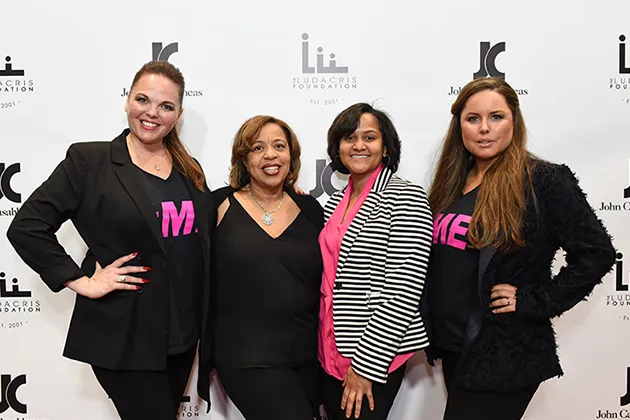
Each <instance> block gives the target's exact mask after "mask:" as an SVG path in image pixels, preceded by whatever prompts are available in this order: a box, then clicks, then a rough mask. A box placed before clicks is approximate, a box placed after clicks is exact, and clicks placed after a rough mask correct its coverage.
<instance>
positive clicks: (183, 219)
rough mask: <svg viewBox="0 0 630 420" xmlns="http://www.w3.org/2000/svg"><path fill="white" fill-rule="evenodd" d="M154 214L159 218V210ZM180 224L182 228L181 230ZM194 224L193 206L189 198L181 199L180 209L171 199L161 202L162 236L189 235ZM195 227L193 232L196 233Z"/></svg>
mask: <svg viewBox="0 0 630 420" xmlns="http://www.w3.org/2000/svg"><path fill="white" fill-rule="evenodd" d="M155 215H156V216H157V217H158V219H159V218H160V212H159V211H157V212H155ZM182 225H183V227H184V230H183V232H182ZM194 225H195V207H194V206H193V202H192V201H191V200H184V201H182V206H181V211H177V207H176V206H175V203H174V202H172V201H163V202H162V236H163V237H164V238H168V237H169V236H179V234H180V233H181V234H182V236H184V235H190V234H191V233H192V232H193V226H194ZM197 232H198V231H197V229H196V228H195V233H197Z"/></svg>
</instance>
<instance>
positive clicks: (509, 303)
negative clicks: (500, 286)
mask: <svg viewBox="0 0 630 420" xmlns="http://www.w3.org/2000/svg"><path fill="white" fill-rule="evenodd" d="M511 304H512V302H510V298H508V306H509V305H511Z"/></svg>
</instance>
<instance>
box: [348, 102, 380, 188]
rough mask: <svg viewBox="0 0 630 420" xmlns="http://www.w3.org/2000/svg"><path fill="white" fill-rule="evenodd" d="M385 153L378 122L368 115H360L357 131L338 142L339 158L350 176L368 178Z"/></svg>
mask: <svg viewBox="0 0 630 420" xmlns="http://www.w3.org/2000/svg"><path fill="white" fill-rule="evenodd" d="M385 153H386V150H385V148H384V147H383V135H382V133H381V129H380V127H379V124H378V120H377V119H376V117H374V115H372V114H369V113H365V114H361V119H360V120H359V125H358V127H357V129H356V130H355V131H354V132H353V133H350V134H348V135H346V136H344V137H343V138H342V139H341V141H340V142H339V158H340V159H341V163H342V164H343V166H345V167H346V168H348V170H349V171H350V175H352V176H363V175H368V176H369V175H370V174H371V173H372V172H374V170H376V168H378V166H379V165H380V164H381V162H382V161H383V155H384V154H385Z"/></svg>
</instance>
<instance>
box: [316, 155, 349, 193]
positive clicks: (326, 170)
mask: <svg viewBox="0 0 630 420" xmlns="http://www.w3.org/2000/svg"><path fill="white" fill-rule="evenodd" d="M333 181H336V182H335V184H338V185H339V186H338V187H337V186H335V185H334V184H333ZM347 181H348V175H343V174H340V173H338V172H335V171H333V169H332V167H331V166H330V163H327V160H326V159H316V160H315V187H314V188H313V189H312V190H311V191H310V192H309V193H310V194H311V195H312V196H313V197H315V198H319V197H321V196H322V195H324V194H326V195H328V196H329V197H330V196H331V195H333V194H334V193H336V192H337V191H339V190H341V189H342V188H343V187H344V186H345V185H346V184H347Z"/></svg>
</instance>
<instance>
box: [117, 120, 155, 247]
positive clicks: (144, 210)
mask: <svg viewBox="0 0 630 420" xmlns="http://www.w3.org/2000/svg"><path fill="white" fill-rule="evenodd" d="M128 134H129V130H125V131H123V133H122V134H121V135H120V136H118V137H117V138H116V139H114V141H113V142H112V161H113V162H114V163H115V164H116V167H115V168H114V172H115V173H116V176H117V177H118V179H119V180H120V183H121V184H122V185H123V187H124V188H125V190H127V193H128V194H129V195H130V196H131V199H132V200H133V201H134V203H136V206H138V210H139V211H140V213H141V214H142V216H143V217H144V219H145V220H146V222H147V224H148V225H149V227H150V228H151V232H152V233H153V236H155V239H156V240H157V242H158V243H159V244H160V248H161V249H162V252H163V253H164V255H166V250H165V248H164V238H162V232H160V224H159V223H158V222H157V216H156V214H155V211H154V209H153V206H152V205H151V201H150V200H149V197H148V196H147V195H146V193H145V192H144V187H143V186H142V183H141V182H140V180H139V179H138V174H137V172H136V171H137V170H138V169H137V168H136V167H134V164H133V162H131V157H130V156H129V151H128V150H127V143H126V138H127V135H128Z"/></svg>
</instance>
